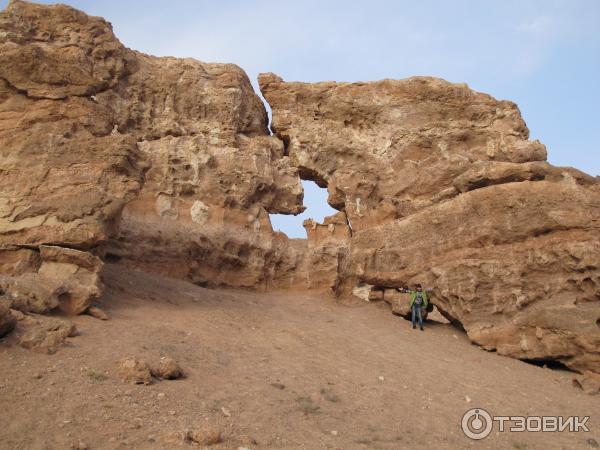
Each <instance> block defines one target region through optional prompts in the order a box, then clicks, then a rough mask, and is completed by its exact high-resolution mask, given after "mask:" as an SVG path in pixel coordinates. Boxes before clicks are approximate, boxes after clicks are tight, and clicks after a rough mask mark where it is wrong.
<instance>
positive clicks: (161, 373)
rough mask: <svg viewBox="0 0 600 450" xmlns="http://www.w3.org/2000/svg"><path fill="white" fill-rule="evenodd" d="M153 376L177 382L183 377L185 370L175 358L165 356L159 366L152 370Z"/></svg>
mask: <svg viewBox="0 0 600 450" xmlns="http://www.w3.org/2000/svg"><path fill="white" fill-rule="evenodd" d="M152 374H153V375H154V376H155V377H156V378H162V379H163V380H175V379H177V378H181V377H182V376H183V370H182V369H181V367H180V366H179V364H177V362H176V361H175V360H174V359H173V358H169V357H167V356H163V357H162V358H160V361H159V363H158V365H157V366H156V367H155V368H154V369H152Z"/></svg>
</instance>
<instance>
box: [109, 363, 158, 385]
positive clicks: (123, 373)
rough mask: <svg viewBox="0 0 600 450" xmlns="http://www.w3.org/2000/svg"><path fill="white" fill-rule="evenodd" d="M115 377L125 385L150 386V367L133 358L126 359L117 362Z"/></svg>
mask: <svg viewBox="0 0 600 450" xmlns="http://www.w3.org/2000/svg"><path fill="white" fill-rule="evenodd" d="M117 376H118V377H119V378H120V379H121V380H122V381H124V382H127V383H133V384H152V373H151V371H150V366H149V365H148V364H147V363H146V362H145V361H142V360H139V359H137V358H134V357H127V358H125V359H123V360H122V361H121V362H119V367H118V368H117Z"/></svg>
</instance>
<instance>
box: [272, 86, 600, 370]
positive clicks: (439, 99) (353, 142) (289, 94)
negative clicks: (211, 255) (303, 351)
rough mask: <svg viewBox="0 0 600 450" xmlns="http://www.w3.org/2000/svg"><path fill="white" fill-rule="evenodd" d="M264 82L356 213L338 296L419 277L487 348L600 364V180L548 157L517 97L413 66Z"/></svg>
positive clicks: (290, 128) (298, 158) (333, 189)
mask: <svg viewBox="0 0 600 450" xmlns="http://www.w3.org/2000/svg"><path fill="white" fill-rule="evenodd" d="M260 84H261V89H262V90H263V94H264V96H265V98H266V99H267V100H268V101H269V103H270V104H271V107H272V109H273V128H274V130H275V131H276V133H277V135H278V136H280V137H281V138H282V139H283V140H284V141H285V142H286V143H287V152H289V155H290V158H291V159H292V160H293V161H294V164H296V165H297V166H298V167H299V170H300V173H301V174H304V176H307V177H310V178H311V179H314V180H316V181H317V182H319V183H320V184H321V185H322V186H327V189H328V192H329V203H330V204H331V205H332V206H333V207H335V208H337V209H339V210H341V211H344V212H345V213H346V214H347V216H348V219H349V222H350V224H351V226H352V231H353V233H352V237H351V238H350V239H349V240H348V241H349V242H348V244H347V245H348V247H349V254H348V256H347V258H345V261H344V263H343V264H340V265H339V266H338V274H337V277H338V278H339V279H341V280H342V283H341V284H340V289H339V294H340V295H350V294H351V292H352V291H353V290H354V289H356V288H357V287H360V286H364V285H367V286H368V285H372V286H375V287H376V289H378V290H381V289H385V288H386V287H387V288H392V287H394V286H406V285H412V284H414V283H416V282H420V283H422V284H424V285H425V286H426V287H428V288H433V289H434V292H433V302H434V303H435V304H436V305H437V306H438V308H439V309H440V311H441V312H442V313H443V314H444V315H445V316H446V317H447V318H448V319H450V320H451V321H453V322H455V323H459V324H461V325H462V326H463V327H464V328H465V329H466V331H467V333H468V334H469V336H470V338H471V339H472V340H473V341H474V342H476V343H478V344H480V345H482V346H483V347H484V348H487V349H490V350H492V349H494V350H497V351H498V352H499V353H501V354H504V355H509V356H512V357H516V358H521V359H534V360H546V359H548V360H558V361H562V362H563V363H564V364H566V365H568V366H569V367H572V368H574V369H577V370H585V369H589V370H593V371H596V372H599V371H600V228H599V227H600V184H599V182H598V179H597V178H594V177H590V176H588V175H586V174H584V173H581V172H579V171H577V170H575V169H568V168H556V167H553V166H551V165H549V164H548V163H546V162H545V161H544V160H545V156H546V152H545V148H544V146H543V145H542V144H540V143H539V142H537V141H533V142H532V141H528V140H527V137H528V131H527V128H526V126H525V123H524V122H523V120H522V118H521V116H520V114H519V111H518V109H517V107H516V106H515V105H514V104H513V103H511V102H506V101H497V100H495V99H493V98H492V97H490V96H488V95H485V94H479V93H476V92H473V91H471V90H469V89H468V87H466V86H465V85H454V84H451V83H447V82H445V81H443V80H438V79H433V78H421V77H419V78H410V79H407V80H398V81H396V80H384V81H380V82H373V83H316V84H307V83H285V82H283V81H282V80H281V78H279V77H277V76H275V75H273V74H264V75H261V76H260ZM365 295H366V294H365Z"/></svg>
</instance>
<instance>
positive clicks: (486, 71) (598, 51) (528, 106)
mask: <svg viewBox="0 0 600 450" xmlns="http://www.w3.org/2000/svg"><path fill="white" fill-rule="evenodd" d="M42 3H53V2H49V1H43V2H42ZM66 3H68V4H70V5H72V6H74V7H76V8H79V9H82V10H84V11H86V12H87V13H89V14H93V15H100V16H103V17H105V18H106V19H107V20H109V21H110V22H112V24H113V27H114V30H115V33H116V34H117V36H118V37H119V38H120V39H121V41H122V42H123V43H124V44H125V45H127V46H128V47H131V48H134V49H136V50H140V51H143V52H145V53H149V54H153V55H159V56H165V55H172V56H180V57H183V56H186V57H188V56H189V57H194V58H197V59H199V60H202V61H207V62H233V63H236V64H238V65H240V66H241V67H242V68H244V69H245V70H246V72H247V73H248V75H249V76H250V78H251V79H252V80H253V82H254V83H255V85H256V75H257V74H258V73H259V72H275V73H276V74H278V75H280V76H282V77H283V78H284V79H285V80H288V81H322V80H336V81H358V80H362V81H368V80H377V79H381V78H405V77H409V76H413V75H432V76H438V77H442V78H445V79H447V80H449V81H452V82H466V83H468V85H469V86H470V87H471V88H473V89H475V90H477V91H481V92H486V93H489V94H491V95H493V96H494V97H496V98H499V99H509V100H513V101H515V102H516V103H517V104H518V105H519V107H520V109H521V112H522V114H523V117H524V118H525V120H526V122H527V125H528V126H529V129H530V131H531V138H533V139H540V140H541V141H542V142H543V143H544V144H546V146H547V148H548V155H549V161H550V162H551V163H553V164H556V165H561V166H573V167H576V168H578V169H581V170H583V171H585V172H587V173H589V174H591V175H600V139H599V138H598V135H599V134H600V1H599V0H485V1H481V0H453V1H445V0H437V1H433V0H419V1H415V0H411V1H403V0H396V1H394V0H369V1H351V0H331V1H326V0H304V1H292V0H289V1H287V0H278V1H276V0H254V1H253V0H219V1H214V0H211V1H208V0H195V1H192V0H171V1H170V2H165V1H164V0H127V1H123V0H102V1H98V0H67V1H66ZM6 4H7V0H0V8H2V9H3V8H4V7H5V6H6ZM313 191H315V193H312V192H313ZM320 195H321V199H320V200H319V198H318V197H319V189H318V188H317V189H311V190H310V191H309V192H307V193H306V195H305V204H307V205H308V206H309V208H310V209H309V211H308V212H307V213H308V216H312V217H314V218H316V219H318V220H320V219H322V216H323V214H324V211H323V210H322V209H323V208H318V207H314V211H313V208H311V206H312V205H313V204H316V203H320V204H321V205H322V206H325V205H323V202H322V198H323V196H322V193H321V194H320ZM307 213H305V214H304V215H307ZM278 220H279V219H275V220H274V222H275V221H277V222H276V223H275V227H276V228H277V227H280V228H282V229H283V231H285V232H287V233H288V235H290V236H302V237H303V236H304V231H303V229H302V228H301V221H302V218H298V220H299V223H295V224H289V223H287V222H286V223H285V224H282V225H279V221H278Z"/></svg>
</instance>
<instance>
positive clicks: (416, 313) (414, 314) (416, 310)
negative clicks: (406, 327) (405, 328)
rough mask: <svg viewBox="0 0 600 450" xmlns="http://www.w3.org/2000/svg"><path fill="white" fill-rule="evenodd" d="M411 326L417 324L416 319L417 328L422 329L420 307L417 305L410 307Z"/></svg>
mask: <svg viewBox="0 0 600 450" xmlns="http://www.w3.org/2000/svg"><path fill="white" fill-rule="evenodd" d="M411 309H412V324H413V327H414V326H415V325H416V324H417V320H416V319H417V317H418V318H419V326H420V327H421V328H423V316H421V307H420V306H419V305H416V304H413V305H412V307H411Z"/></svg>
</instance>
